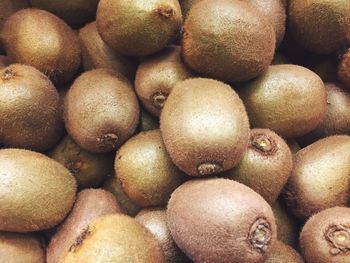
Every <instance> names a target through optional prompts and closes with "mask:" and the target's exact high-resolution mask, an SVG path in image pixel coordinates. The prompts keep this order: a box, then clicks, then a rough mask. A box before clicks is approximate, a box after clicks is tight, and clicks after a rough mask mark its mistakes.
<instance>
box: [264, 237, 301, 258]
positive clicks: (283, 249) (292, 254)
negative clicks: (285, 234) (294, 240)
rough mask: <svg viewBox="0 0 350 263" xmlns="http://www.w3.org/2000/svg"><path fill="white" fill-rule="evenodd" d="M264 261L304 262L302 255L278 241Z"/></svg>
mask: <svg viewBox="0 0 350 263" xmlns="http://www.w3.org/2000/svg"><path fill="white" fill-rule="evenodd" d="M264 263H304V260H303V258H302V257H301V255H300V254H299V253H298V252H297V251H296V250H294V249H293V248H292V247H290V246H288V245H286V244H284V243H283V242H281V241H277V242H276V243H275V245H274V246H273V248H272V249H271V254H270V256H269V257H268V259H267V260H266V261H265V262H264Z"/></svg>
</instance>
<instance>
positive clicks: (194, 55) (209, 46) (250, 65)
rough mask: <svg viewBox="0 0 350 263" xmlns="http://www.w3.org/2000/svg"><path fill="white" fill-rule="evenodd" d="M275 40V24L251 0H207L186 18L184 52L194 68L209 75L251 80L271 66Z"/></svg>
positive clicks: (234, 79)
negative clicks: (242, 0)
mask: <svg viewBox="0 0 350 263" xmlns="http://www.w3.org/2000/svg"><path fill="white" fill-rule="evenodd" d="M275 44H276V37H275V33H274V30H273V27H272V24H271V23H270V21H269V20H268V19H267V18H266V17H265V16H264V15H262V14H261V13H260V12H259V11H258V10H257V9H256V8H254V7H253V6H252V5H251V4H249V3H245V2H241V1H231V0H204V1H201V2H199V3H198V4H196V5H194V7H193V8H192V9H191V10H190V12H189V15H188V17H187V19H186V20H185V23H184V34H183V39H182V56H183V59H184V61H185V63H186V64H187V65H188V66H189V67H190V68H191V69H193V70H195V71H197V72H198V73H201V74H203V75H205V76H209V77H211V78H215V79H220V80H224V81H228V82H239V81H247V80H250V79H252V78H255V77H257V76H258V75H260V74H262V73H263V72H264V71H265V70H266V69H267V68H268V66H269V65H270V63H271V61H272V59H273V55H274V52H275Z"/></svg>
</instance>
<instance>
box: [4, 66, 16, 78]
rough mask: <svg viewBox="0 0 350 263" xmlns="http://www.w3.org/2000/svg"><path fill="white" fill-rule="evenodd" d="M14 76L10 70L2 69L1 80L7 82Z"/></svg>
mask: <svg viewBox="0 0 350 263" xmlns="http://www.w3.org/2000/svg"><path fill="white" fill-rule="evenodd" d="M14 75H15V74H14V72H13V71H12V69H10V68H6V69H4V71H3V73H2V76H1V78H2V79H3V80H9V79H11V78H12V77H13V76H14Z"/></svg>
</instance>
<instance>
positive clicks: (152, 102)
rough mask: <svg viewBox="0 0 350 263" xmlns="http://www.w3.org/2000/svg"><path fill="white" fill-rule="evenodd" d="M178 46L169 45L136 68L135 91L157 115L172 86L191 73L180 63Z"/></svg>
mask: <svg viewBox="0 0 350 263" xmlns="http://www.w3.org/2000/svg"><path fill="white" fill-rule="evenodd" d="M180 53H181V50H180V47H177V46H170V47H168V48H167V49H165V50H164V51H163V52H162V53H161V54H157V55H155V56H153V57H151V58H148V59H147V60H145V61H143V62H142V63H141V64H140V65H139V67H138V68H137V72H136V78H135V91H136V94H137V96H138V98H139V99H140V100H141V103H142V104H143V106H144V107H145V108H146V109H147V110H148V111H149V112H150V113H152V114H153V115H154V116H157V117H159V116H160V113H161V111H162V109H163V107H164V104H165V102H166V99H167V97H168V96H169V94H170V93H171V91H172V89H173V87H174V86H175V85H176V84H177V83H179V82H181V81H183V80H185V79H188V78H191V77H192V73H191V72H190V71H189V70H188V69H187V68H186V66H185V65H184V64H183V63H182V61H181V58H180Z"/></svg>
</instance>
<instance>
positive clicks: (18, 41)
mask: <svg viewBox="0 0 350 263" xmlns="http://www.w3.org/2000/svg"><path fill="white" fill-rule="evenodd" d="M34 36H35V37H34ZM2 40H3V43H4V46H5V49H6V53H7V55H8V56H9V58H10V59H11V61H13V62H16V63H24V64H28V65H31V66H33V67H35V68H37V69H39V70H40V71H41V72H43V73H44V74H45V75H47V76H48V77H49V78H50V79H51V80H52V81H54V82H55V83H64V82H69V81H70V80H71V79H73V78H74V77H75V75H76V73H77V71H78V68H79V66H80V53H81V52H80V46H79V41H78V38H77V36H76V35H75V34H74V32H73V31H72V29H71V28H70V27H69V26H68V25H67V24H66V23H64V22H63V21H62V20H61V19H59V18H58V17H56V16H55V15H53V14H51V13H49V12H47V11H44V10H39V9H34V8H28V9H23V10H20V11H18V12H16V13H15V14H13V15H12V16H11V17H10V18H9V19H8V20H7V21H6V23H5V25H4V27H3V31H2Z"/></svg>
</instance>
